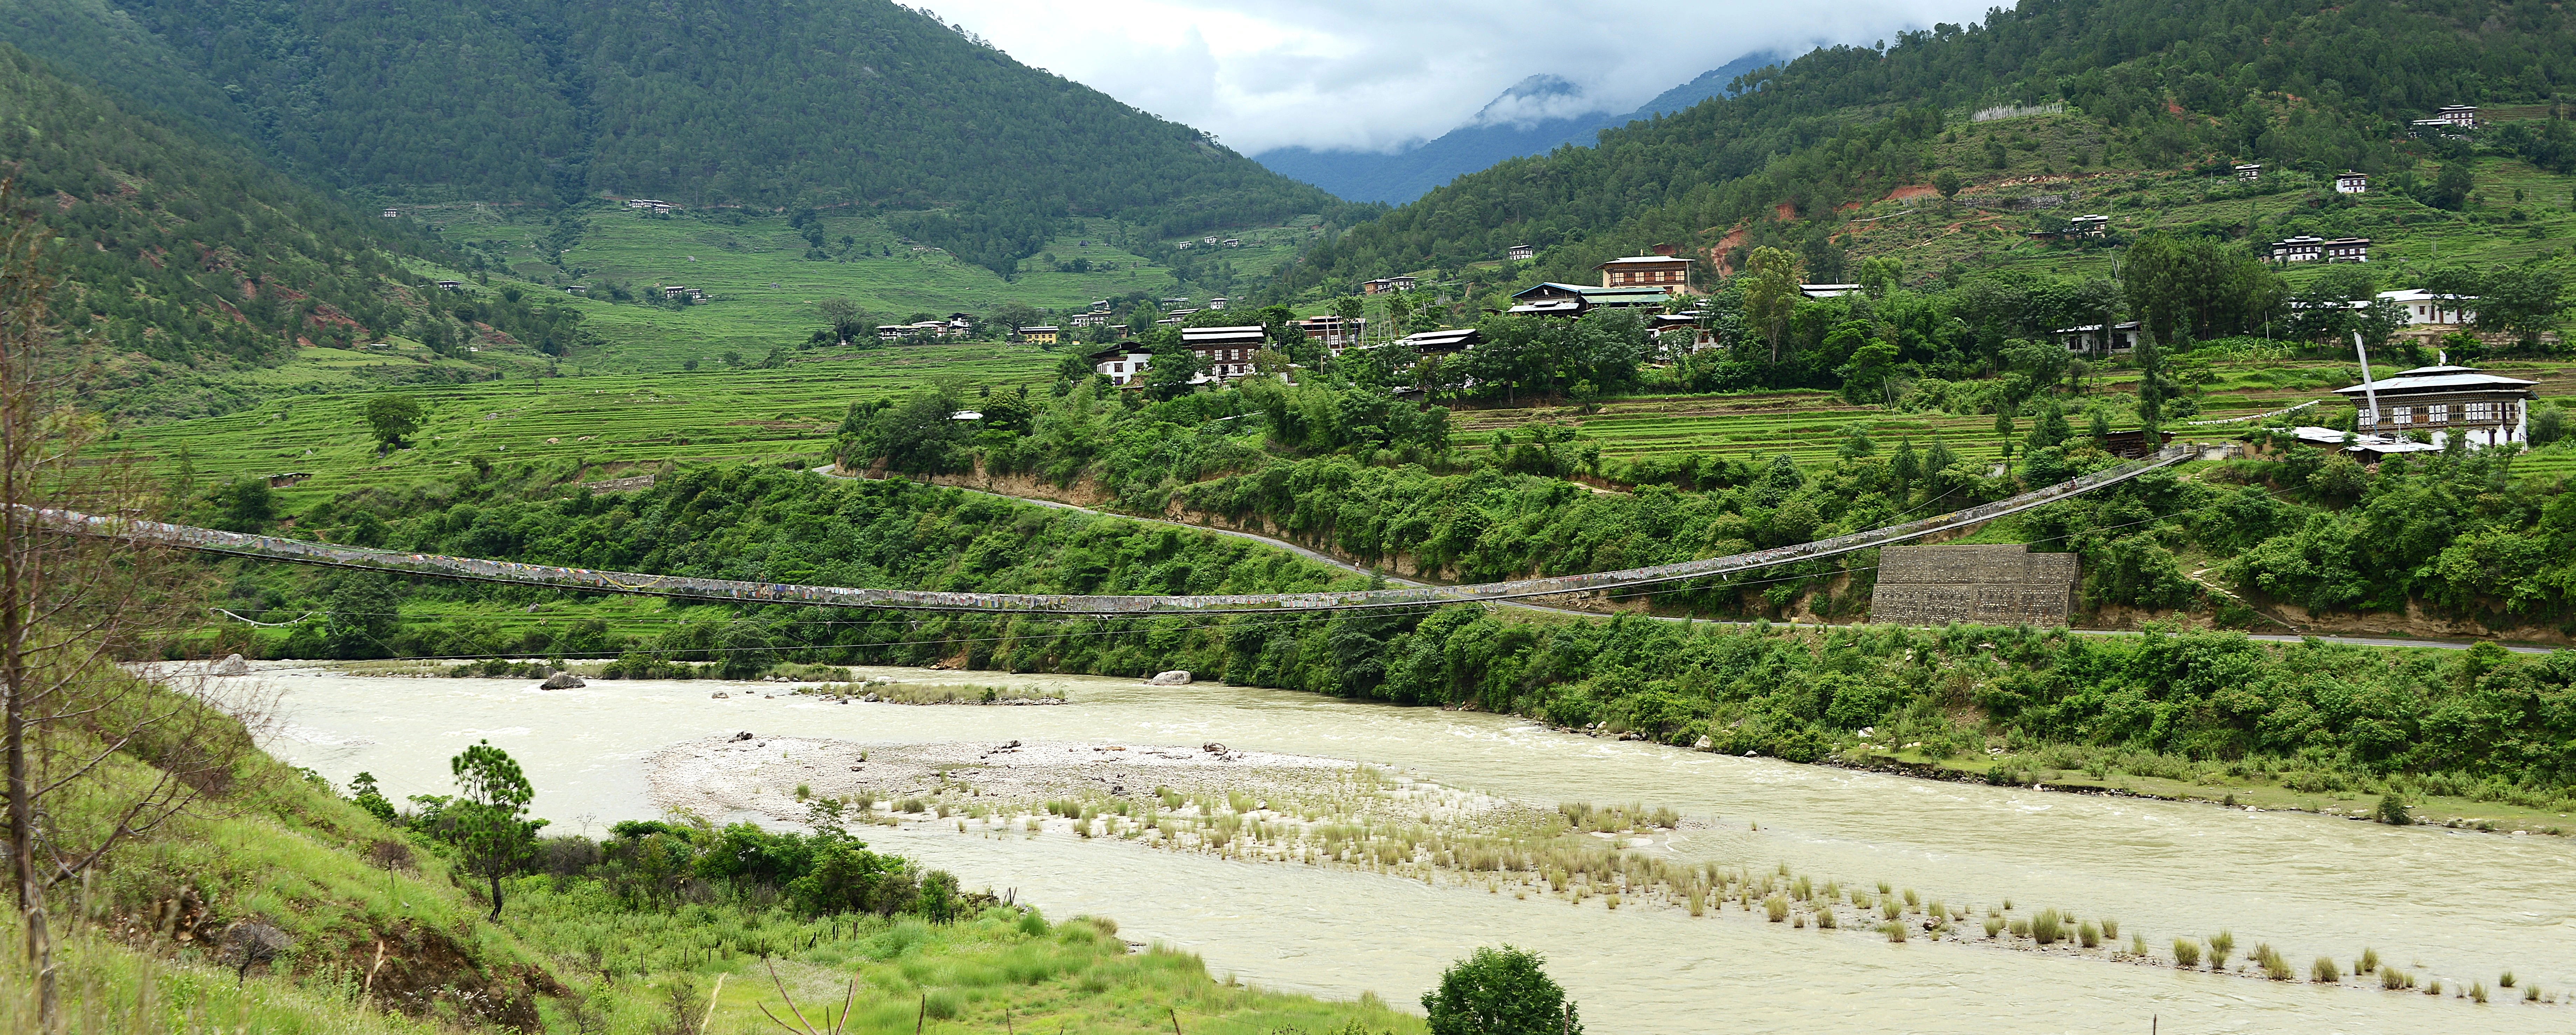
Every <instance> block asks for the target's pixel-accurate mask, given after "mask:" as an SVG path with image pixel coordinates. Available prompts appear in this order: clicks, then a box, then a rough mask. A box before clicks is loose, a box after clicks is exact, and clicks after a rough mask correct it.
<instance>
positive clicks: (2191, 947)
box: [2174, 938, 2200, 970]
mask: <svg viewBox="0 0 2576 1035" xmlns="http://www.w3.org/2000/svg"><path fill="white" fill-rule="evenodd" d="M2174 966H2176V967H2179V968H2181V969H2183V970H2190V969H2192V968H2194V967H2198V966H2200V943H2198V942H2195V941H2192V940H2191V939H2189V938H2176V939H2174Z"/></svg>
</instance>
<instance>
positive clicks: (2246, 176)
mask: <svg viewBox="0 0 2576 1035" xmlns="http://www.w3.org/2000/svg"><path fill="white" fill-rule="evenodd" d="M2236 178H2237V179H2240V180H2259V179H2262V178H2263V166H2262V165H2261V164H2260V163H2256V162H2247V163H2245V164H2243V165H2240V166H2237V167H2236Z"/></svg>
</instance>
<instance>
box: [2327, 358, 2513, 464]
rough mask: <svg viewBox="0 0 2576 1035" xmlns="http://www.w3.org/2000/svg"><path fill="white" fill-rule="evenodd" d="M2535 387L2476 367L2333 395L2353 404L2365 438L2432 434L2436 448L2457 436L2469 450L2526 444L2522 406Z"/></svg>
mask: <svg viewBox="0 0 2576 1035" xmlns="http://www.w3.org/2000/svg"><path fill="white" fill-rule="evenodd" d="M2538 383H2539V382H2536V381H2524V380H2520V379H2518V378H2511V377H2503V376H2500V375H2496V374H2489V373H2486V372H2484V371H2481V370H2479V369H2477V368H2476V367H2461V366H2431V367H2417V368H2415V369H2413V370H2405V371H2399V372H2398V373H2397V374H2395V375H2394V376H2391V377H2389V378H2387V379H2385V380H2379V381H2364V382H2362V383H2361V384H2357V385H2353V386H2350V387H2348V388H2338V389H2335V392H2336V394H2338V395H2341V396H2343V397H2344V398H2347V399H2350V400H2352V401H2353V408H2354V410H2356V411H2357V413H2356V421H2355V423H2356V425H2357V426H2358V430H2360V431H2362V432H2364V433H2372V432H2376V433H2383V434H2397V435H2402V434H2405V433H2407V432H2410V431H2424V432H2430V433H2431V435H2432V438H2433V442H2434V444H2435V445H2443V444H2446V443H2447V442H2448V440H2449V436H2451V435H2454V434H2458V435H2465V436H2467V437H2468V441H2469V442H2471V443H2472V444H2476V445H2486V446H2492V445H2500V444H2503V443H2507V442H2514V443H2520V442H2524V441H2526V438H2527V436H2526V429H2527V426H2528V419H2527V418H2528V416H2529V414H2528V413H2527V405H2526V404H2527V403H2528V402H2529V400H2530V399H2531V398H2532V392H2531V386H2533V385H2535V384H2538Z"/></svg>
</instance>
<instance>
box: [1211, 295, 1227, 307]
mask: <svg viewBox="0 0 2576 1035" xmlns="http://www.w3.org/2000/svg"><path fill="white" fill-rule="evenodd" d="M1226 301H1227V299H1226V297H1225V296H1224V295H1218V296H1216V297H1215V298H1211V299H1208V304H1207V307H1208V308H1210V309H1223V308H1225V304H1226Z"/></svg>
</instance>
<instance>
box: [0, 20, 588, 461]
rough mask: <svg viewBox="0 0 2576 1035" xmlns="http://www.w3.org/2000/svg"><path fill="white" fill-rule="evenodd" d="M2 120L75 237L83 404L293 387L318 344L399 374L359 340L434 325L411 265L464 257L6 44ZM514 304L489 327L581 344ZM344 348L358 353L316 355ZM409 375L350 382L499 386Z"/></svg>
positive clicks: (170, 406)
mask: <svg viewBox="0 0 2576 1035" xmlns="http://www.w3.org/2000/svg"><path fill="white" fill-rule="evenodd" d="M0 112H5V113H7V117H6V118H5V119H0V155H5V156H6V157H7V159H8V160H9V161H10V162H12V163H14V165H15V168H14V170H13V175H14V176H15V178H16V188H17V191H18V197H19V199H20V201H21V204H22V205H23V206H24V208H25V210H26V211H29V212H31V213H33V214H34V215H35V217H36V218H37V219H38V220H39V221H41V222H42V223H43V224H44V225H45V226H46V228H47V229H48V230H50V231H51V232H52V233H53V234H54V235H55V236H56V237H57V238H58V239H60V240H61V241H62V242H63V243H64V244H65V245H67V246H66V247H59V248H57V249H55V250H54V255H55V256H56V258H57V262H58V263H59V266H58V268H57V271H58V273H59V274H60V275H61V277H62V279H63V282H64V288H63V290H62V292H61V294H60V295H59V296H58V297H57V299H56V311H57V312H58V313H60V314H61V315H62V318H63V320H64V322H65V323H66V324H67V325H68V327H69V329H70V330H71V331H72V332H73V333H75V334H76V335H78V336H79V337H81V338H83V339H85V340H87V341H89V342H91V343H92V344H94V345H96V346H98V352H97V353H96V355H97V357H98V362H96V363H94V364H90V365H87V366H85V367H84V368H83V370H82V372H81V374H80V382H79V384H78V386H77V388H78V392H79V395H80V397H81V399H82V401H83V403H84V405H85V406H87V407H89V408H91V409H94V410H97V411H100V412H102V413H105V414H107V415H109V416H110V417H112V418H115V419H117V420H119V421H120V422H130V421H133V420H138V419H145V418H151V417H179V416H194V415H198V414H204V413H219V412H223V411H225V410H227V409H230V408H233V407H236V406H238V405H240V404H242V403H244V402H246V401H248V400H251V399H255V398H258V397H259V396H260V395H262V394H265V393H266V392H269V391H274V390H277V389H279V388H280V387H281V386H280V384H278V383H274V382H277V381H278V380H279V379H278V378H276V377H273V376H267V375H268V374H270V373H273V371H267V370H266V368H273V367H275V366H277V365H279V364H281V363H285V362H289V361H291V360H293V359H294V358H295V357H297V356H298V355H299V353H300V352H301V351H308V350H310V351H334V352H335V354H338V355H342V356H345V357H346V360H347V363H346V364H345V365H349V366H359V365H363V366H368V367H386V366H388V365H387V364H386V363H385V360H384V357H381V356H380V357H378V358H375V359H362V358H361V356H360V354H359V352H358V351H355V349H356V346H359V345H363V344H367V343H371V342H375V341H380V340H382V336H383V335H385V334H387V333H390V332H392V331H394V330H395V329H397V328H399V327H403V326H405V325H406V324H409V323H412V322H414V321H415V320H416V319H418V315H419V313H420V312H421V311H422V310H423V302H422V298H423V296H424V295H426V294H427V293H428V292H427V291H425V290H422V289H426V288H428V287H429V279H430V278H428V277H424V276H421V275H419V274H418V273H416V272H413V271H411V270H408V269H406V268H405V267H406V266H412V265H423V266H434V265H436V264H438V263H442V262H445V261H447V260H449V259H451V258H452V256H451V255H450V254H449V253H448V252H447V250H446V249H445V248H443V247H442V246H440V245H438V244H437V243H436V242H434V241H430V240H427V239H425V238H422V237H420V236H418V235H415V234H411V233H407V232H406V231H405V230H404V229H403V228H402V224H401V223H399V222H387V221H384V220H379V219H372V218H367V217H361V216H360V215H359V214H358V213H356V212H354V211H352V210H351V209H350V208H349V207H348V206H347V205H346V204H345V203H343V202H342V201H341V200H340V199H338V198H336V197H333V196H332V195H331V194H330V193H329V192H328V191H327V190H322V189H317V188H315V187H313V186H311V185H309V184H305V183H301V182H298V181H297V180H295V179H294V178H292V177H287V176H283V175H280V174H278V173H277V172H276V171H274V170H272V169H270V168H268V167H267V166H266V165H264V164H262V163H261V161H260V160H259V158H258V156H256V155H255V154H252V153H251V152H250V151H249V150H248V149H247V148H245V147H243V146H241V145H240V144H238V143H235V142H233V141H230V140H227V139H224V138H222V137H220V136H217V135H215V134H212V133H209V132H207V131H206V130H205V129H203V128H201V127H199V126H197V125H195V124H193V123H191V122H190V121H188V120H186V119H179V118H172V117H168V116H166V115H160V114H156V113H154V112H152V111H150V110H149V109H145V108H143V107H142V106H140V105H138V104H136V103H135V102H134V101H132V100H131V99H128V98H120V97H116V96H114V95H112V94H109V93H106V92H103V91H100V90H98V89H96V88H95V87H93V86H91V85H88V84H85V83H81V82H77V81H74V80H72V79H70V78H67V77H66V76H64V75H62V74H60V73H59V72H58V71H57V70H55V69H54V68H52V67H50V66H49V65H47V64H46V63H45V62H41V61H38V60H36V59H34V58H31V57H29V56H27V55H26V54H24V53H21V52H20V51H18V50H17V49H15V48H13V47H9V46H7V45H0ZM495 305H504V304H502V303H498V302H496V303H495ZM504 307H505V308H506V309H507V310H508V313H507V314H506V315H505V314H503V313H501V312H499V311H495V312H493V313H491V314H488V315H485V316H483V317H482V320H483V322H484V323H485V325H486V326H489V327H510V328H511V329H513V330H515V331H520V332H523V334H522V336H523V337H526V338H528V340H530V341H531V342H536V341H540V340H542V339H544V338H545V337H546V336H547V335H548V334H549V333H556V334H558V335H559V338H558V341H559V344H558V348H566V347H569V342H570V339H572V338H573V337H574V335H575V332H574V330H573V329H572V328H571V327H570V326H569V325H565V326H562V327H560V328H557V327H556V326H555V324H556V320H555V317H554V316H553V315H552V314H549V315H548V316H547V317H546V318H545V320H544V321H542V322H543V323H544V326H543V327H535V326H534V325H532V324H531V323H529V318H533V316H534V315H535V313H536V312H537V310H534V309H532V308H531V307H528V306H525V305H521V304H519V302H518V300H517V299H511V300H509V301H508V303H506V304H505V305H504ZM441 319H442V320H443V319H444V316H443V315H442V316H441ZM531 330H533V332H534V333H525V332H529V331H531ZM332 345H337V346H342V347H344V348H346V349H349V350H351V351H345V352H339V351H337V350H315V349H313V347H314V346H332ZM457 351H459V352H462V351H463V350H462V349H458V350H457ZM399 367H401V368H403V369H402V370H401V372H400V373H399V374H387V375H386V376H383V377H370V378H363V379H362V378H357V377H354V376H351V377H343V378H339V379H338V381H339V383H341V384H343V386H355V385H356V384H359V383H362V382H363V381H365V380H389V379H398V378H419V377H429V378H442V377H443V378H455V379H471V380H481V379H483V378H484V377H485V376H487V374H486V372H485V371H483V370H481V369H480V368H476V367H473V366H471V365H469V364H462V363H452V364H444V365H441V364H436V363H431V364H422V363H417V362H410V361H405V362H402V363H400V364H399ZM253 371H262V372H263V373H252V372H253ZM288 390H293V389H291V388H290V389H288Z"/></svg>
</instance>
